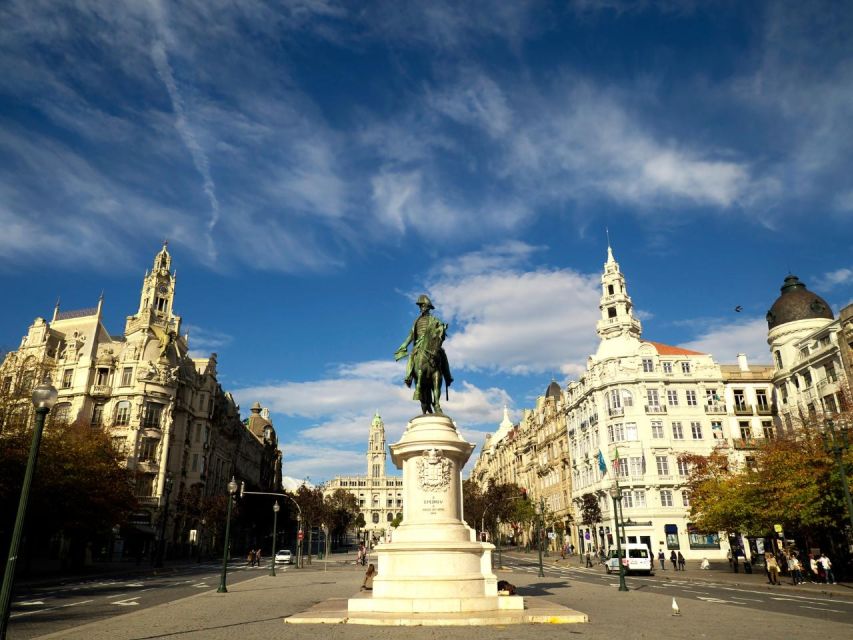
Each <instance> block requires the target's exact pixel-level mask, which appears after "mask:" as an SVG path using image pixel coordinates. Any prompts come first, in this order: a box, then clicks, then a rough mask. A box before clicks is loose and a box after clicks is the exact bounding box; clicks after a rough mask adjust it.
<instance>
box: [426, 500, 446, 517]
mask: <svg viewBox="0 0 853 640" xmlns="http://www.w3.org/2000/svg"><path fill="white" fill-rule="evenodd" d="M423 504H424V506H423V512H424V513H426V514H429V515H431V516H434V515H437V514H438V513H439V512H441V511H444V508H445V507H444V498H440V497H438V496H429V497H426V498H424V503H423Z"/></svg>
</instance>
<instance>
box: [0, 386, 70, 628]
mask: <svg viewBox="0 0 853 640" xmlns="http://www.w3.org/2000/svg"><path fill="white" fill-rule="evenodd" d="M57 396H58V393H57V391H56V389H54V388H53V385H51V384H50V382H49V381H47V380H45V382H43V383H42V384H40V385H39V386H37V387H36V388H35V389H33V396H32V398H33V406H35V408H36V424H35V428H34V429H33V441H32V444H30V457H29V459H28V460H27V470H26V471H25V472H24V483H23V485H22V486H21V499H20V501H19V502H18V515H17V517H16V518H15V528H14V530H13V531H12V542H11V543H10V544H9V558H8V560H6V572H5V573H4V574H3V588H2V590H0V640H5V638H6V627H7V626H8V625H9V602H10V601H11V599H12V583H13V582H14V580H15V565H16V564H17V562H18V547H19V546H20V544H21V535H22V534H23V530H24V519H25V518H26V516H27V502H28V501H29V498H30V487H31V486H32V484H33V473H34V472H35V469H36V462H37V461H38V455H39V446H40V445H41V434H42V432H43V431H44V421H45V418H46V417H47V414H48V413H49V412H50V410H51V409H52V408H53V405H54V404H56V398H57Z"/></svg>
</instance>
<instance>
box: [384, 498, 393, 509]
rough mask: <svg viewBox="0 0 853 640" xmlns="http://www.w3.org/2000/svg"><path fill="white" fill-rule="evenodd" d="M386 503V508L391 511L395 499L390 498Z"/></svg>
mask: <svg viewBox="0 0 853 640" xmlns="http://www.w3.org/2000/svg"><path fill="white" fill-rule="evenodd" d="M385 502H386V504H385V506H386V507H388V508H389V509H390V508H391V507H393V506H394V498H388V499H387V500H386V501H385Z"/></svg>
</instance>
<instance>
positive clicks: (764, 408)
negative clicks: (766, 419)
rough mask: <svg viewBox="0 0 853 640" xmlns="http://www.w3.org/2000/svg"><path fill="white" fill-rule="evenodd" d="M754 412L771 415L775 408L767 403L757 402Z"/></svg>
mask: <svg viewBox="0 0 853 640" xmlns="http://www.w3.org/2000/svg"><path fill="white" fill-rule="evenodd" d="M755 412H756V413H757V414H758V415H760V416H772V415H773V414H774V413H776V409H775V408H774V407H772V406H771V405H769V404H765V405H761V404H759V405H756V406H755Z"/></svg>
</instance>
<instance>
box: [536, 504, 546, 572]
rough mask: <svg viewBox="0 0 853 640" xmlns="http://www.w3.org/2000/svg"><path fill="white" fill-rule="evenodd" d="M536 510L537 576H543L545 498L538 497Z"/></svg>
mask: <svg viewBox="0 0 853 640" xmlns="http://www.w3.org/2000/svg"><path fill="white" fill-rule="evenodd" d="M538 507H539V508H538V509H537V510H536V513H537V515H538V516H539V521H538V524H537V531H536V546H537V547H538V548H539V577H540V578H544V577H545V570H544V569H543V568H542V528H543V527H544V525H545V498H539V505H538Z"/></svg>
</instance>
